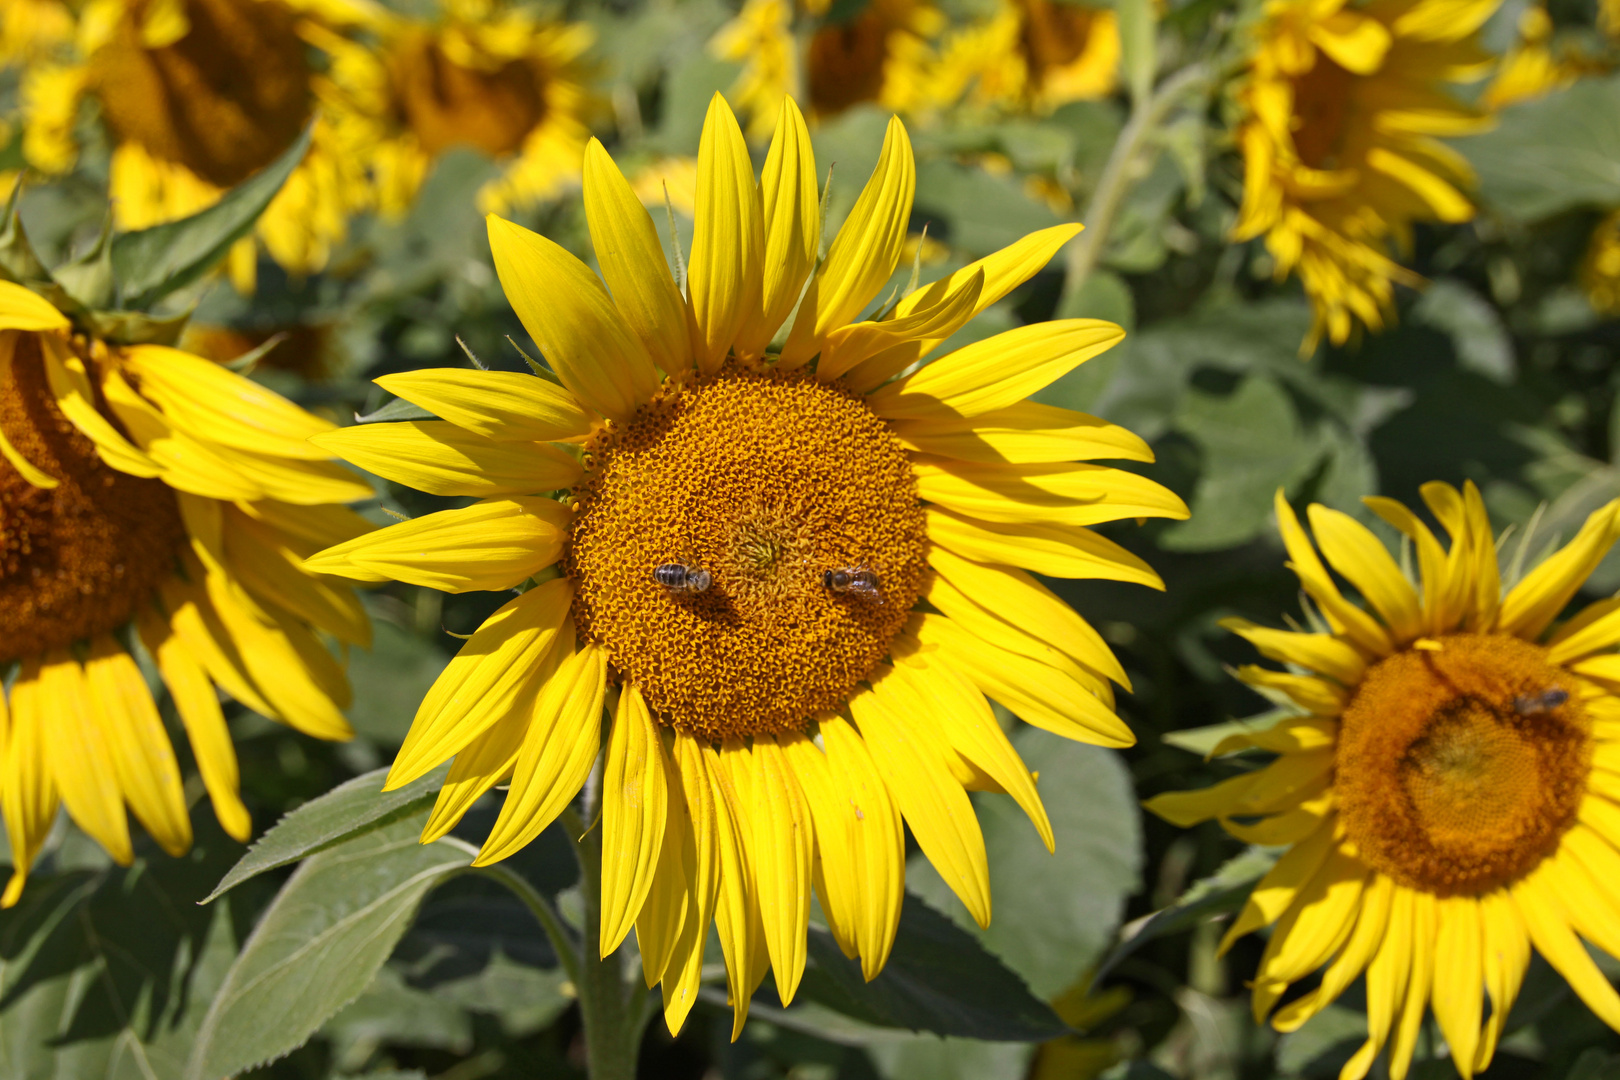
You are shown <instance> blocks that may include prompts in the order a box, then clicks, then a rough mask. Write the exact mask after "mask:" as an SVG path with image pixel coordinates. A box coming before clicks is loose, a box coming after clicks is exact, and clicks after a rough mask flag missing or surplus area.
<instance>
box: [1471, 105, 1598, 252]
mask: <svg viewBox="0 0 1620 1080" xmlns="http://www.w3.org/2000/svg"><path fill="white" fill-rule="evenodd" d="M1458 148H1459V149H1461V150H1462V152H1463V153H1464V154H1466V155H1467V156H1468V160H1469V161H1470V162H1471V163H1472V164H1473V166H1474V168H1475V169H1476V170H1478V172H1479V182H1480V191H1481V193H1482V194H1483V195H1484V197H1485V199H1486V201H1487V202H1488V203H1489V204H1490V205H1491V206H1492V207H1493V208H1495V209H1498V210H1500V211H1502V212H1503V213H1504V214H1508V215H1510V216H1512V217H1516V218H1519V219H1522V220H1524V221H1538V220H1540V219H1542V218H1546V217H1551V216H1552V215H1553V214H1557V213H1559V212H1561V211H1564V210H1568V209H1570V208H1571V207H1576V206H1597V207H1606V206H1616V205H1620V78H1609V79H1583V80H1582V81H1580V82H1578V83H1576V84H1575V85H1574V86H1571V87H1570V88H1568V89H1567V90H1562V91H1558V92H1556V93H1553V94H1549V95H1548V96H1547V97H1545V98H1542V99H1541V100H1539V101H1529V102H1525V103H1524V104H1522V105H1516V106H1513V107H1512V108H1509V109H1506V110H1504V111H1503V112H1502V115H1501V118H1500V120H1498V122H1497V126H1496V129H1495V130H1494V131H1488V132H1486V133H1485V134H1483V135H1476V136H1474V137H1472V138H1469V139H1464V140H1462V141H1461V142H1460V143H1459V144H1458Z"/></svg>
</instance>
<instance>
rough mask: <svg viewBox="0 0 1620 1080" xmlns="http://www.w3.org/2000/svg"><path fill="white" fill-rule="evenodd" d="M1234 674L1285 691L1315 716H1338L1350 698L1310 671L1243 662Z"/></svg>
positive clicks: (1245, 680) (1250, 681) (1252, 684)
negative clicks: (1292, 670) (1277, 669)
mask: <svg viewBox="0 0 1620 1080" xmlns="http://www.w3.org/2000/svg"><path fill="white" fill-rule="evenodd" d="M1237 677H1238V678H1239V679H1242V680H1243V681H1244V682H1246V683H1248V684H1249V685H1250V686H1253V687H1258V688H1261V689H1266V690H1274V691H1277V692H1279V693H1282V694H1286V695H1287V696H1288V699H1289V700H1290V701H1292V702H1293V703H1294V704H1296V705H1298V706H1299V707H1300V708H1302V709H1305V710H1306V711H1308V712H1313V713H1315V714H1316V715H1318V716H1338V715H1339V714H1340V713H1341V712H1343V711H1344V706H1345V703H1346V702H1348V701H1349V700H1350V695H1349V694H1348V693H1347V692H1346V691H1345V690H1344V688H1343V687H1340V686H1338V685H1336V684H1334V683H1331V682H1328V681H1327V680H1326V679H1319V678H1316V677H1315V676H1314V675H1294V674H1291V673H1289V672H1285V671H1272V670H1271V669H1270V668H1263V667H1258V666H1256V665H1254V664H1244V665H1243V666H1242V667H1240V668H1238V669H1237Z"/></svg>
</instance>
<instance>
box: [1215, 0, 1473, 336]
mask: <svg viewBox="0 0 1620 1080" xmlns="http://www.w3.org/2000/svg"><path fill="white" fill-rule="evenodd" d="M1498 3H1499V0H1378V2H1373V3H1366V4H1362V5H1355V4H1351V3H1348V2H1346V0H1270V2H1269V3H1267V5H1266V8H1265V17H1264V19H1263V20H1262V21H1261V23H1260V25H1259V27H1258V28H1257V30H1256V31H1255V33H1256V47H1255V52H1254V55H1253V58H1252V60H1251V61H1250V64H1249V72H1248V75H1247V77H1246V79H1245V81H1244V83H1243V85H1242V88H1241V90H1240V91H1239V95H1238V98H1239V102H1240V104H1241V107H1242V110H1243V114H1244V115H1243V120H1242V122H1241V124H1240V126H1239V129H1238V140H1239V142H1240V144H1241V146H1242V149H1243V160H1244V181H1243V207H1242V212H1241V216H1240V217H1239V219H1238V223H1237V225H1236V227H1235V229H1234V231H1233V237H1234V239H1237V240H1248V239H1252V238H1254V237H1257V236H1264V237H1265V238H1266V248H1267V250H1268V251H1269V252H1270V253H1271V256H1272V258H1273V259H1274V260H1275V272H1276V275H1277V277H1278V278H1279V279H1281V278H1284V277H1286V276H1288V275H1289V274H1292V273H1296V272H1297V273H1298V274H1299V276H1300V280H1301V281H1302V282H1303V283H1304V286H1305V292H1306V295H1307V296H1309V297H1310V300H1311V306H1312V307H1313V308H1314V309H1315V313H1316V318H1315V322H1314V324H1313V326H1312V328H1311V332H1310V335H1309V337H1308V338H1307V340H1306V343H1305V349H1306V351H1309V350H1311V349H1313V348H1315V345H1316V343H1317V341H1319V340H1320V338H1321V336H1322V335H1323V334H1324V333H1325V334H1326V335H1327V336H1328V338H1329V339H1330V340H1331V341H1333V342H1334V343H1335V344H1342V343H1343V342H1345V341H1346V340H1348V339H1349V338H1350V336H1351V333H1352V331H1353V330H1354V329H1355V328H1356V327H1357V325H1358V324H1359V325H1362V326H1366V327H1368V328H1370V329H1372V330H1378V329H1379V328H1381V327H1382V326H1383V324H1384V320H1385V318H1386V317H1387V316H1388V314H1389V312H1390V311H1391V310H1392V308H1393V306H1394V286H1395V284H1396V283H1397V282H1399V283H1401V284H1407V285H1415V284H1417V283H1418V282H1419V279H1418V278H1417V276H1416V275H1415V274H1413V273H1412V272H1411V271H1410V270H1407V269H1405V268H1403V267H1402V266H1401V265H1400V264H1399V263H1398V262H1397V261H1396V260H1395V256H1396V254H1397V253H1398V252H1400V251H1404V250H1406V249H1407V248H1409V247H1410V245H1411V238H1412V226H1413V224H1414V223H1416V222H1420V221H1445V222H1460V221H1467V220H1469V219H1470V218H1472V217H1473V215H1474V206H1473V204H1472V203H1471V202H1470V201H1469V200H1468V197H1467V196H1466V195H1464V194H1463V190H1464V189H1466V188H1467V187H1468V186H1469V185H1470V184H1471V183H1472V177H1473V174H1472V171H1471V170H1470V168H1469V166H1468V164H1467V162H1466V161H1464V160H1463V158H1462V157H1461V156H1460V155H1459V154H1458V153H1457V152H1456V151H1455V150H1452V149H1450V148H1449V147H1447V146H1446V145H1445V144H1444V143H1442V142H1440V141H1439V139H1438V138H1436V136H1452V135H1463V134H1467V133H1469V132H1474V131H1479V130H1481V129H1482V128H1484V127H1485V126H1487V125H1488V123H1489V119H1488V118H1487V117H1486V116H1485V115H1483V114H1482V113H1480V112H1478V111H1476V110H1474V109H1471V108H1469V107H1466V106H1464V105H1462V104H1460V103H1459V102H1458V101H1457V100H1456V99H1455V98H1453V97H1452V96H1451V94H1450V93H1449V92H1448V91H1447V90H1446V89H1445V84H1446V83H1447V82H1455V81H1461V80H1465V79H1469V78H1477V77H1479V76H1480V75H1483V74H1484V72H1485V70H1486V68H1487V67H1488V65H1489V63H1490V62H1491V57H1490V55H1489V54H1488V53H1486V52H1484V51H1483V50H1482V49H1480V48H1479V46H1478V44H1477V42H1476V40H1475V39H1476V37H1477V34H1476V31H1477V30H1478V29H1479V26H1480V24H1481V23H1483V22H1484V21H1485V20H1486V19H1487V18H1488V17H1489V16H1490V14H1491V12H1493V11H1494V10H1495V9H1496V6H1497V4H1498Z"/></svg>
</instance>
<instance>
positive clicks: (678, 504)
mask: <svg viewBox="0 0 1620 1080" xmlns="http://www.w3.org/2000/svg"><path fill="white" fill-rule="evenodd" d="M592 449H593V453H594V464H593V466H592V468H591V469H590V471H589V472H588V473H587V475H586V479H585V480H584V482H583V483H582V484H581V486H580V488H579V489H578V490H577V491H576V497H577V500H578V505H579V507H580V512H579V514H578V516H577V517H576V519H575V523H574V526H573V532H572V538H571V541H570V544H569V550H568V553H567V555H566V557H565V566H566V569H567V571H568V574H569V576H570V577H571V578H572V579H573V580H574V583H575V600H574V619H575V622H576V625H577V626H578V628H579V630H580V632H581V634H583V635H584V636H585V637H587V638H589V639H590V640H593V641H596V642H598V643H599V644H600V645H601V646H602V647H603V648H605V649H606V650H607V653H608V656H609V657H610V658H611V659H612V662H613V665H614V667H615V668H616V669H617V670H618V671H619V672H620V673H621V674H622V675H623V676H624V677H625V678H626V679H627V680H629V681H632V682H634V683H635V684H636V685H637V686H639V687H641V690H642V693H643V694H644V695H645V697H646V699H647V704H648V706H649V707H650V708H651V709H652V710H653V712H654V714H655V715H658V716H659V717H661V719H662V720H663V721H664V722H665V723H668V724H671V725H673V726H675V727H677V728H679V729H681V730H683V731H687V732H691V733H693V734H698V735H702V736H706V737H708V738H711V739H717V740H718V739H723V738H730V737H741V736H746V735H759V734H766V733H771V732H784V731H795V730H800V729H802V728H803V727H804V724H805V722H806V721H807V720H808V719H809V718H810V717H812V716H814V715H815V714H816V713H818V712H824V711H832V710H836V709H838V708H839V707H840V706H841V705H842V704H843V702H844V701H845V700H846V699H847V698H848V697H849V695H850V693H851V692H852V691H853V690H854V689H855V685H856V683H857V682H859V681H860V680H861V679H862V678H864V677H865V676H866V675H867V674H868V673H869V672H870V671H871V670H872V668H873V666H874V665H875V664H877V663H878V661H880V660H881V659H882V658H883V657H884V655H885V653H886V652H887V651H888V646H889V642H890V641H891V640H892V639H893V637H894V635H895V634H896V633H898V632H899V630H900V628H901V627H902V626H903V625H904V624H905V621H906V618H907V616H908V615H909V614H910V610H911V607H912V605H913V604H914V603H915V602H916V599H917V596H918V593H919V592H920V590H921V588H922V585H923V581H924V577H925V574H926V564H925V561H924V559H925V553H926V550H927V531H926V528H925V525H924V520H923V514H922V508H921V506H920V505H919V503H918V499H917V487H916V482H915V480H914V479H913V478H912V473H911V464H910V462H909V460H908V459H907V458H906V455H905V452H904V450H903V449H902V448H901V446H900V444H899V442H898V441H897V440H896V439H895V438H894V436H893V435H892V434H890V433H889V431H888V430H887V429H886V428H885V427H884V425H883V423H882V421H880V420H879V419H878V418H877V417H876V416H874V415H873V414H872V413H871V412H870V410H868V409H867V408H866V406H865V405H864V404H863V403H862V402H861V400H860V398H858V397H856V396H854V395H851V394H849V393H847V392H845V391H843V390H840V389H837V388H835V387H831V386H827V385H825V384H823V383H820V382H818V381H817V380H815V379H814V378H811V377H809V376H804V375H798V374H781V375H776V374H772V375H757V374H747V373H741V372H732V371H728V372H725V373H723V374H721V375H720V376H718V377H716V378H713V379H708V380H702V381H699V382H698V383H697V384H695V385H693V386H688V387H686V388H684V389H675V390H672V391H668V392H666V394H665V396H664V397H662V398H660V399H659V400H658V401H655V402H653V403H652V404H650V405H647V406H645V407H643V408H642V409H641V410H640V411H639V412H638V413H637V414H636V417H635V419H634V420H632V421H631V422H630V423H629V424H628V425H625V426H624V427H622V428H620V429H618V430H617V431H616V432H614V433H612V434H610V435H608V436H607V437H606V438H603V439H600V440H599V441H598V443H597V445H595V446H594V447H593V448H592ZM666 563H681V564H685V565H687V566H691V567H693V568H701V569H704V570H707V571H708V572H709V573H710V574H711V575H712V578H713V582H712V584H711V585H710V586H709V588H708V589H707V590H705V591H703V592H700V593H692V592H680V591H674V590H668V589H666V588H664V587H663V586H662V585H659V584H658V583H657V582H656V581H654V579H653V570H654V568H655V567H658V566H660V565H663V564H666ZM843 567H865V568H868V569H870V570H872V571H873V572H874V573H875V574H876V575H877V579H878V583H879V586H880V591H879V592H878V594H876V595H872V594H868V593H862V592H859V591H846V592H842V593H835V592H832V591H830V590H828V589H827V588H826V586H824V585H823V583H822V575H823V573H825V572H826V571H828V570H834V569H839V568H843Z"/></svg>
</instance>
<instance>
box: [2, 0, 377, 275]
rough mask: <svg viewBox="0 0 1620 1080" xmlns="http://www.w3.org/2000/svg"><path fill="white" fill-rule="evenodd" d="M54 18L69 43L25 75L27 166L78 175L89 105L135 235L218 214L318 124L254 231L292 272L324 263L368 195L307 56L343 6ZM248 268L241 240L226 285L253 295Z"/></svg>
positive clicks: (116, 8)
mask: <svg viewBox="0 0 1620 1080" xmlns="http://www.w3.org/2000/svg"><path fill="white" fill-rule="evenodd" d="M35 2H36V6H37V5H38V3H39V0H35ZM57 6H58V7H59V8H60V9H61V11H62V12H64V13H71V15H70V17H71V18H73V19H74V20H75V31H74V36H73V38H72V41H71V42H69V43H64V44H63V47H62V48H60V49H56V50H46V51H41V52H40V53H37V54H36V55H35V56H34V57H33V58H32V62H30V63H29V64H28V66H27V67H26V68H25V69H24V71H23V80H22V106H23V114H24V117H25V120H26V123H27V129H26V132H25V135H24V142H23V149H24V153H25V154H26V156H27V158H28V161H29V164H31V165H33V166H34V167H35V168H37V169H39V170H41V171H42V172H45V173H61V172H66V171H67V170H69V169H71V168H72V167H73V165H74V162H75V161H76V159H77V157H78V153H79V149H78V145H77V142H76V134H75V129H76V126H77V121H78V113H79V103H80V101H81V99H82V98H83V97H85V96H89V97H91V98H94V99H95V101H96V103H97V105H98V107H99V109H100V114H101V118H102V121H103V122H104V123H105V124H106V127H107V131H108V135H109V136H110V141H111V143H112V161H111V165H110V175H109V181H108V183H109V187H110V192H111V195H112V200H113V207H114V213H115V215H116V218H117V224H118V225H119V227H120V228H124V229H140V228H145V227H147V226H150V225H155V224H158V223H160V222H165V221H173V220H175V219H178V218H182V217H187V216H189V215H191V214H194V213H196V212H197V211H199V210H202V209H204V208H206V207H208V206H210V205H212V204H213V203H215V202H217V201H218V200H219V198H220V197H221V196H222V195H224V193H225V192H226V191H227V190H229V189H230V188H232V187H234V186H236V185H237V184H239V183H241V182H242V181H243V180H245V179H247V178H248V177H249V176H251V175H252V174H253V173H255V172H257V171H258V170H260V169H262V168H263V167H264V166H266V165H268V164H269V163H270V162H272V161H274V160H275V159H276V157H277V156H278V155H280V154H281V153H282V152H283V151H285V150H286V149H287V148H288V147H289V146H291V145H292V143H293V142H294V141H295V140H296V139H297V138H298V135H299V133H300V132H302V131H303V130H304V128H305V127H306V126H308V125H309V124H310V122H311V120H312V119H315V130H314V142H313V144H312V146H311V148H310V151H309V153H308V154H307V155H306V156H305V158H304V160H303V162H302V163H300V165H299V166H298V167H297V168H296V169H295V170H294V171H293V173H292V175H291V176H290V177H288V179H287V182H286V184H285V185H283V187H282V189H281V191H280V193H279V194H277V196H276V197H275V199H274V200H272V201H271V203H270V206H269V208H268V209H267V210H266V211H265V213H264V216H263V217H261V218H260V220H259V226H258V237H259V240H260V241H261V242H262V243H263V244H264V247H265V249H266V250H267V251H268V252H269V253H270V255H271V257H272V258H274V259H275V260H276V261H277V262H278V263H280V264H281V265H282V266H284V267H285V268H287V269H288V270H290V271H293V272H295V273H309V272H313V271H316V270H319V269H321V268H322V267H323V266H324V265H325V264H326V261H327V259H328V257H329V256H330V254H331V250H332V247H333V245H335V244H337V243H339V242H340V241H342V239H343V238H344V236H345V235H346V232H347V227H348V221H349V218H350V216H351V215H352V214H354V213H355V212H356V211H358V210H360V209H362V208H364V207H365V206H366V205H367V202H368V200H369V190H370V189H369V182H368V181H367V179H366V175H365V166H364V162H365V160H366V155H365V154H363V153H361V152H360V151H359V149H358V148H357V147H356V146H355V145H353V143H352V141H351V140H350V139H348V138H347V137H346V132H347V131H349V130H350V126H349V125H347V124H345V123H344V121H343V114H344V112H345V111H346V109H347V105H346V101H345V99H344V97H343V95H342V94H340V93H338V92H337V89H336V87H335V86H334V85H333V84H332V82H331V80H330V79H328V78H326V77H325V76H324V75H322V74H321V73H319V72H318V71H317V70H316V69H315V68H314V67H313V66H312V65H311V62H310V57H309V48H310V43H311V42H312V41H313V40H314V39H316V38H317V37H319V36H320V35H321V34H322V33H323V32H324V33H328V34H329V33H330V31H323V30H322V23H323V21H336V20H340V19H343V18H345V17H346V16H347V12H348V8H347V6H346V5H343V4H341V0H171V2H165V3H157V2H145V0H98V2H95V3H89V4H85V5H82V6H78V5H73V6H70V5H67V4H58V5H57ZM328 16H330V18H329V19H328V18H327V17H328ZM317 116H319V118H318V119H316V118H317ZM253 269H254V246H253V243H252V241H250V240H249V241H243V243H242V244H240V245H238V247H237V248H236V249H235V250H234V251H233V252H232V255H231V263H230V270H231V275H232V278H233V280H235V281H236V283H237V284H238V286H239V287H242V288H244V289H250V288H251V287H252V284H253V279H254V273H253Z"/></svg>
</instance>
